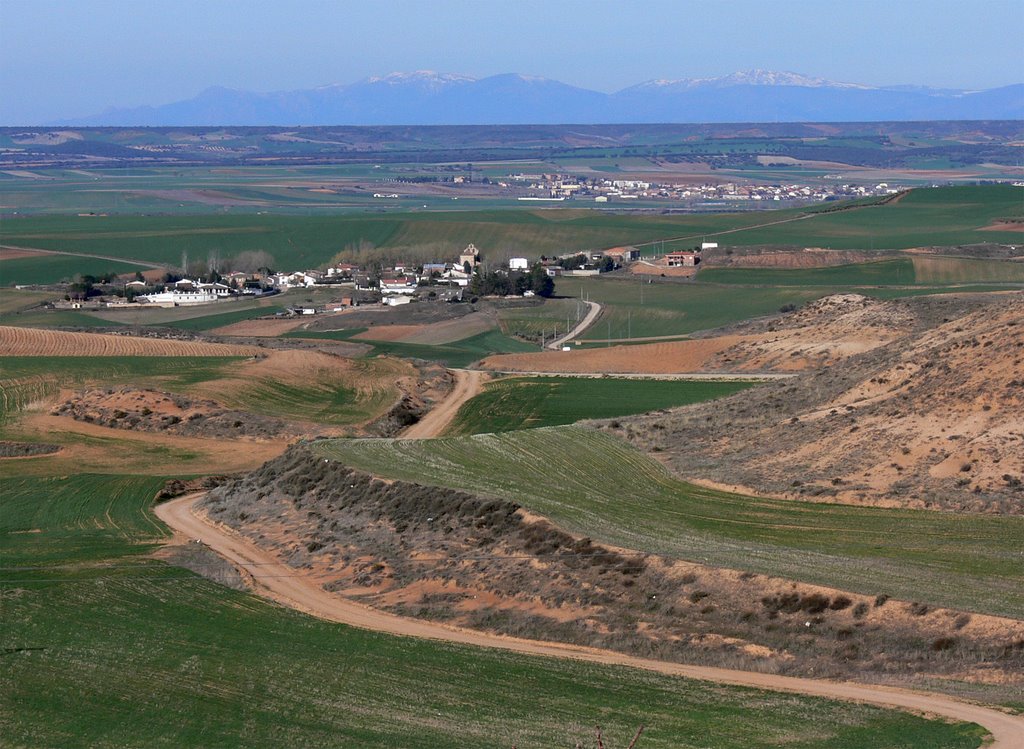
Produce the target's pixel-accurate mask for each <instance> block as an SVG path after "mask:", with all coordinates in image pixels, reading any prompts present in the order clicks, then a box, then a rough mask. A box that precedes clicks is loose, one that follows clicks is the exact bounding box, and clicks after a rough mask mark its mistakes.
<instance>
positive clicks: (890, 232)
mask: <svg viewBox="0 0 1024 749" xmlns="http://www.w3.org/2000/svg"><path fill="white" fill-rule="evenodd" d="M1021 193H1022V190H1021V188H1017V187H1011V186H1007V185H993V186H984V187H949V188H937V189H921V190H915V191H913V192H911V193H910V194H908V195H907V196H906V197H904V198H903V199H902V200H900V201H898V202H893V203H889V204H887V205H882V206H865V207H860V208H855V209H852V210H846V211H822V210H820V209H807V212H806V214H809V215H810V216H811V217H810V218H806V219H802V220H798V221H789V222H788V223H779V222H780V221H781V222H784V221H786V219H793V218H796V217H798V216H801V215H805V213H804V212H801V211H800V210H799V209H786V210H783V211H777V212H775V211H773V212H757V213H750V212H748V213H740V214H692V215H679V216H662V215H659V216H644V215H634V214H616V213H606V212H602V211H597V210H545V211H523V210H516V211H508V210H506V211H435V212H425V213H390V214H377V215H367V214H356V215H324V214H318V215H314V216H294V215H269V214H268V215H238V216H230V215H228V216H226V215H182V216H130V215H112V216H92V217H84V218H83V217H79V216H66V215H65V216H59V215H55V216H46V217H32V218H21V219H17V220H13V221H5V222H4V227H3V232H2V240H3V243H4V244H9V245H13V246H18V247H39V248H43V249H55V250H63V251H69V252H82V253H89V254H97V255H106V256H111V257H116V258H125V259H133V260H139V261H144V262H152V263H165V264H169V265H177V264H179V263H180V260H181V256H182V253H183V252H187V253H189V256H190V257H192V258H195V259H202V258H205V257H206V256H207V254H208V253H209V252H210V251H213V250H216V251H218V252H219V253H220V254H221V256H222V257H230V256H232V255H235V254H238V253H239V252H242V251H245V250H266V251H267V252H270V253H271V254H272V255H274V257H275V259H276V260H277V263H278V264H279V265H281V266H282V267H284V268H289V269H291V268H301V267H315V266H317V265H320V264H322V263H325V262H327V261H328V260H330V259H331V258H332V257H333V256H334V255H335V254H336V253H338V252H339V251H341V250H342V249H344V248H345V247H346V246H347V245H355V244H358V243H359V242H368V243H371V244H373V245H374V246H376V247H378V248H382V249H393V250H396V251H397V250H403V249H404V250H407V251H411V250H413V249H414V248H430V249H429V251H430V252H433V253H435V254H445V253H447V254H451V253H454V252H455V251H456V250H458V249H461V248H462V247H464V246H465V245H466V244H467V243H469V242H473V243H475V244H476V245H477V246H478V247H480V248H481V249H482V250H483V252H484V254H485V256H487V255H490V256H491V257H492V258H494V257H495V256H496V255H497V254H501V255H504V254H505V253H507V252H514V253H524V254H527V255H530V256H533V257H536V256H539V255H541V254H557V253H562V252H566V251H575V250H581V249H600V248H607V247H612V246H616V245H622V244H643V243H654V242H659V241H663V240H664V241H669V245H668V247H671V246H686V245H688V244H689V245H692V244H693V243H694V242H696V241H700V240H701V238H717V239H718V241H719V242H721V243H724V244H732V245H738V246H744V245H757V244H784V245H798V246H806V245H814V246H827V247H831V248H833V249H842V248H846V249H868V248H873V249H904V248H910V247H918V246H926V245H957V244H965V243H966V244H971V243H979V242H1006V243H1013V242H1019V240H1020V235H1019V233H1014V232H1009V231H998V230H993V231H985V232H980V231H978V230H979V229H983V228H985V227H988V226H990V225H993V224H995V223H997V222H998V221H999V220H1000V219H1003V218H1007V217H1019V216H1020V214H1021ZM834 207H835V205H832V206H830V208H834ZM648 251H649V252H654V251H655V246H654V245H653V244H652V245H650V247H649V248H648ZM3 262H4V263H5V266H3V267H4V268H5V271H4V278H5V281H6V282H8V283H11V282H14V283H23V282H33V281H39V280H41V276H42V275H48V276H50V277H51V280H54V279H53V278H52V277H53V276H61V275H67V273H68V272H69V270H71V268H70V266H68V265H67V264H66V262H65V261H64V260H61V261H59V265H58V266H57V267H49V268H48V266H50V265H52V264H53V263H54V262H56V261H54V260H52V259H46V260H37V259H33V258H19V259H16V260H7V261H3ZM111 266H116V263H112V262H111V261H103V260H96V259H86V258H83V259H82V261H81V263H79V264H78V265H76V266H75V268H77V269H78V272H83V273H85V272H92V273H95V272H103V271H107V270H116V269H117V268H116V267H111Z"/></svg>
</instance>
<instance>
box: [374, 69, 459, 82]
mask: <svg viewBox="0 0 1024 749" xmlns="http://www.w3.org/2000/svg"><path fill="white" fill-rule="evenodd" d="M475 80H476V78H471V77H470V76H468V75H458V74H457V73H438V72H437V71H435V70H414V71H412V72H408V73H403V72H394V73H389V74H388V75H382V76H372V77H370V78H367V79H366V81H365V82H366V83H383V84H387V85H391V86H399V85H403V84H406V83H419V84H426V85H428V86H446V85H448V84H452V83H473V82H474V81H475Z"/></svg>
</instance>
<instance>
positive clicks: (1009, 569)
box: [314, 427, 1024, 618]
mask: <svg viewBox="0 0 1024 749" xmlns="http://www.w3.org/2000/svg"><path fill="white" fill-rule="evenodd" d="M314 449H315V450H316V451H317V452H318V453H319V454H322V455H323V456H324V457H328V458H333V459H337V460H340V461H342V462H344V463H346V464H347V465H351V466H354V467H357V468H360V469H362V470H366V471H369V472H372V473H375V474H377V475H380V476H384V477H388V478H395V479H405V480H409V481H417V482H420V483H427V484H435V485H440V486H450V487H454V488H459V489H464V490H466V491H471V492H476V493H480V494H485V495H491V496H499V497H504V498H508V499H511V500H513V501H516V502H519V503H521V504H523V505H524V506H526V507H527V508H529V509H531V510H534V511H536V512H539V513H541V514H543V515H546V516H548V517H550V518H552V519H553V520H554V521H555V522H556V523H558V524H559V525H561V526H563V527H565V528H567V529H570V530H571V531H573V532H576V533H579V534H581V535H588V536H592V537H593V538H595V539H598V540H600V541H604V542H607V543H612V544H615V545H618V546H623V547H626V548H631V549H638V550H643V551H650V552H655V553H659V554H665V555H668V556H672V557H677V558H682V559H689V560H693V561H697V562H702V563H707V564H711V565H716V566H723V567H731V568H736V569H745V570H751V571H754V572H762V573H766V574H772V575H779V576H782V577H788V578H791V579H796V580H804V581H807V582H812V583H818V584H822V585H828V586H831V587H837V588H843V589H847V590H853V591H856V592H859V593H864V594H868V595H877V594H887V595H893V596H896V597H901V598H905V599H908V600H916V601H924V602H927V603H930V604H935V605H942V606H950V607H954V608H960V609H965V610H969V611H978V612H983V613H990V614H1000V615H1005V616H1011V617H1017V618H1020V617H1021V616H1022V615H1024V590H1021V588H1020V585H1019V581H1020V579H1021V578H1022V577H1024V560H1021V559H1020V558H1019V554H1018V552H1019V551H1020V539H1021V538H1024V519H1022V518H1019V517H987V516H954V515H947V514H943V513H935V512H926V511H910V510H889V509H886V510H880V509H874V508H862V507H853V506H847V505H835V504H811V503H799V502H793V501H785V500H772V499H759V498H754V497H747V496H742V495H738V494H730V493H727V492H721V491H714V490H711V489H705V488H702V487H698V486H694V485H691V484H687V483H685V482H683V481H680V480H678V479H676V478H674V477H672V476H671V475H670V474H669V473H668V472H667V471H666V470H665V469H664V468H663V467H662V466H661V465H660V464H659V463H657V462H655V461H654V460H652V459H650V458H648V457H646V456H644V455H642V454H641V453H639V452H637V451H636V450H633V449H632V448H631V447H629V446H628V445H626V444H625V443H623V442H621V441H619V440H617V439H615V438H612V437H610V436H607V435H605V434H602V433H600V432H597V431H595V430H591V429H585V428H581V427H553V428H545V429H531V430H526V431H520V432H507V433H503V434H497V435H491V434H480V435H475V436H470V437H458V438H446V439H441V440H425V441H409V440H406V441H403V440H397V441H396V440H331V441H325V442H318V443H316V444H315V445H314Z"/></svg>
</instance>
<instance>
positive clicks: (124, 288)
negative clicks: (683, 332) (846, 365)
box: [18, 242, 718, 316]
mask: <svg viewBox="0 0 1024 749" xmlns="http://www.w3.org/2000/svg"><path fill="white" fill-rule="evenodd" d="M717 248H718V244H717V243H715V242H703V243H700V244H699V245H697V246H695V247H693V248H691V249H684V250H673V251H670V252H667V253H663V254H661V255H658V256H654V257H650V258H646V259H645V258H642V256H641V252H640V250H639V249H637V248H635V247H615V248H611V249H608V250H603V251H598V252H567V253H564V254H561V255H558V256H554V257H547V256H541V257H540V259H539V260H535V261H531V260H530V259H529V258H526V257H512V258H509V259H508V260H507V261H505V262H502V263H500V264H485V263H484V262H483V257H482V255H481V253H480V251H479V250H478V249H477V248H476V246H475V245H473V244H472V243H471V244H469V245H467V246H466V248H465V249H464V250H462V252H460V253H459V254H458V256H457V257H452V258H450V259H448V260H438V261H434V262H426V263H420V264H414V263H405V262H393V263H388V264H387V265H377V266H376V267H372V268H369V267H362V266H359V265H354V264H349V263H333V264H329V265H328V266H327V267H325V268H316V269H306V270H293V271H285V272H280V271H275V270H274V269H273V268H271V267H270V265H269V262H268V260H269V258H263V262H264V263H265V264H264V265H263V266H262V267H260V268H257V269H255V270H231V271H228V270H224V271H223V272H222V271H220V270H218V269H217V267H216V262H215V261H213V260H211V261H210V262H209V263H208V264H204V265H205V266H206V267H205V268H204V269H203V272H202V273H199V274H195V275H189V274H187V273H186V272H185V271H183V270H182V269H178V270H166V271H163V272H161V271H159V270H150V271H147V272H145V273H144V272H142V271H137V272H136V273H134V274H121V275H116V274H108V275H103V276H99V277H96V276H78V277H76V278H75V279H72V280H70V281H68V282H67V283H65V284H60V285H53V286H46V287H38V286H19V287H18V288H20V289H25V288H37V289H38V288H45V289H49V290H53V291H54V292H63V296H62V297H61V298H59V299H57V300H55V301H53V302H52V303H51V304H50V305H49V306H50V307H52V308H54V309H74V310H100V309H107V310H117V309H122V310H127V309H140V308H144V307H146V308H154V307H186V306H195V305H209V304H218V303H223V302H228V301H231V300H238V299H244V298H254V297H264V296H272V295H276V294H280V293H282V292H284V291H288V290H292V289H321V290H332V289H333V290H337V291H338V295H337V297H336V299H335V300H333V301H330V302H326V303H321V304H318V305H313V304H296V305H293V306H291V307H288V308H287V309H286V310H285V311H284V312H282V313H279V314H281V315H285V316H290V315H315V314H324V313H336V312H341V311H344V310H345V309H348V308H350V307H355V306H360V305H365V304H379V305H385V306H399V305H403V304H409V303H411V302H414V301H429V302H462V301H465V300H466V299H467V295H468V296H469V297H478V296H522V297H532V296H541V297H547V296H550V295H551V294H552V292H553V290H554V279H555V278H557V277H559V276H597V275H600V274H602V273H608V272H610V271H613V270H617V269H620V268H623V267H624V266H630V268H631V270H632V272H633V273H636V274H639V275H644V274H648V275H661V276H692V275H694V274H695V272H696V270H697V268H698V266H699V265H700V263H701V258H702V253H703V252H704V251H705V250H710V249H717ZM187 267H189V263H188V260H187V258H185V257H183V259H182V268H187Z"/></svg>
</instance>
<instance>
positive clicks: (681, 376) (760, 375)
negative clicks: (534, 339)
mask: <svg viewBox="0 0 1024 749" xmlns="http://www.w3.org/2000/svg"><path fill="white" fill-rule="evenodd" d="M485 371H487V372H491V373H492V374H500V375H509V376H515V377H583V378H594V379H598V378H601V377H607V378H608V379H615V380H694V381H699V380H709V381H712V382H718V381H725V382H770V381H772V380H788V379H791V378H793V377H798V376H799V375H800V374H801V373H799V372H757V373H753V374H751V373H749V372H736V373H732V372H678V373H669V372H661V373H658V372H654V373H647V372H530V371H526V370H516V369H488V370H485Z"/></svg>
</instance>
